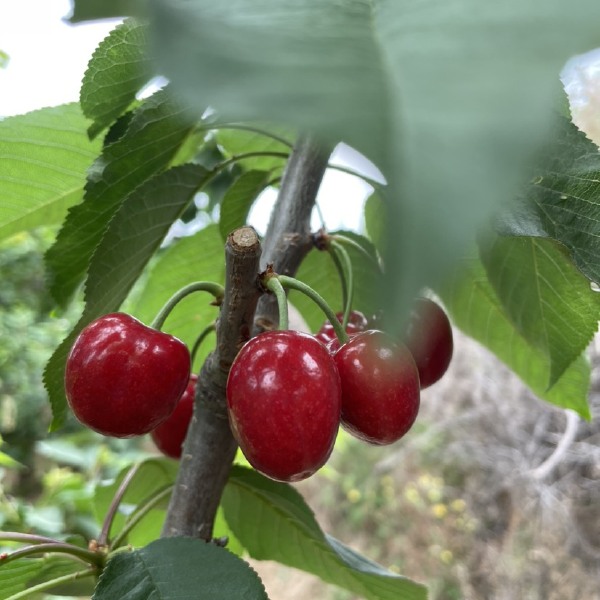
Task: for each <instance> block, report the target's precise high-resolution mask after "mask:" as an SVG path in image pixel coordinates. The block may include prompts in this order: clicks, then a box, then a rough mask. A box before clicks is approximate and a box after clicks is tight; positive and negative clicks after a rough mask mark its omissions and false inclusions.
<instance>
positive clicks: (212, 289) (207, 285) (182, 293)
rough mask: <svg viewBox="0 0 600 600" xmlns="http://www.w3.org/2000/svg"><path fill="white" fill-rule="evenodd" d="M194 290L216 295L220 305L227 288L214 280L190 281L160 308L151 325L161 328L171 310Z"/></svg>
mask: <svg viewBox="0 0 600 600" xmlns="http://www.w3.org/2000/svg"><path fill="white" fill-rule="evenodd" d="M194 292H208V293H209V294H212V295H213V296H214V297H215V304H216V305H220V304H221V302H222V301H223V295H224V294H225V290H224V289H223V286H222V285H220V284H218V283H214V282H213V281H195V282H194V283H190V284H188V285H186V286H185V287H182V288H181V289H180V290H178V291H177V292H175V293H174V294H173V295H172V296H171V297H170V298H169V299H168V300H167V302H166V303H165V305H164V306H163V307H162V308H161V309H160V311H159V312H158V314H157V315H156V317H154V321H152V324H151V327H153V328H154V329H158V330H159V331H160V329H161V328H162V326H163V325H164V324H165V321H166V320H167V317H168V316H169V315H170V314H171V311H172V310H173V309H174V308H175V306H177V304H179V302H181V300H183V299H184V298H185V297H186V296H189V295H190V294H193V293H194Z"/></svg>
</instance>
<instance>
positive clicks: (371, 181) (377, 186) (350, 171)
mask: <svg viewBox="0 0 600 600" xmlns="http://www.w3.org/2000/svg"><path fill="white" fill-rule="evenodd" d="M327 168H328V169H334V170H336V171H340V172H341V173H346V174H347V175H353V176H354V177H358V178H359V179H362V180H363V181H364V182H366V183H368V184H369V185H370V186H373V187H374V188H375V189H381V188H383V187H385V184H384V183H381V182H380V181H376V180H375V179H371V178H370V177H368V176H367V175H363V174H362V173H358V172H357V171H355V170H354V169H349V168H348V167H343V166H342V165H332V164H331V163H329V164H328V165H327Z"/></svg>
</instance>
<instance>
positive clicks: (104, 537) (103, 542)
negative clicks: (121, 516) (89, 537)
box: [98, 463, 142, 546]
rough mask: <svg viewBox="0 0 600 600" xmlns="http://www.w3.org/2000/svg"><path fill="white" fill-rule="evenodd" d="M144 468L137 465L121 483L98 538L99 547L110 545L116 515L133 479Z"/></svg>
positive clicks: (139, 464)
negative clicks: (109, 540)
mask: <svg viewBox="0 0 600 600" xmlns="http://www.w3.org/2000/svg"><path fill="white" fill-rule="evenodd" d="M141 466H142V464H141V463H136V464H135V465H133V467H131V469H129V471H127V473H126V474H125V477H123V481H121V485H120V486H119V487H118V489H117V491H116V493H115V495H114V497H113V499H112V500H111V503H110V506H109V507H108V512H107V513H106V517H105V518H104V522H103V523H102V531H101V532H100V535H99V536H98V545H99V546H107V545H108V536H109V535H110V528H111V526H112V524H113V521H114V518H115V515H116V514H117V509H118V508H119V504H120V503H121V500H122V499H123V496H124V495H125V492H126V491H127V488H128V487H129V485H130V484H131V482H132V481H133V478H134V477H135V476H136V474H137V472H138V471H139V470H140V467H141Z"/></svg>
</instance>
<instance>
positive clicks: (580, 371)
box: [439, 259, 590, 419]
mask: <svg viewBox="0 0 600 600" xmlns="http://www.w3.org/2000/svg"><path fill="white" fill-rule="evenodd" d="M439 292H440V295H441V297H442V299H443V300H444V303H445V304H446V306H447V307H448V309H449V310H450V314H451V317H452V320H453V322H454V324H455V325H457V326H458V327H459V328H460V329H461V330H462V331H464V332H465V333H466V334H467V335H469V336H471V337H472V338H474V339H476V340H478V341H479V342H481V343H482V344H483V345H484V346H486V347H487V348H489V349H490V350H491V351H492V352H494V354H496V356H498V358H500V359H501V360H502V361H503V362H504V363H505V364H506V365H508V366H509V367H510V368H511V369H512V370H513V371H514V372H515V373H516V374H517V375H518V376H519V377H520V378H521V379H522V380H523V382H524V383H525V384H527V385H528V386H529V387H530V388H531V389H532V390H533V392H534V393H535V394H536V395H537V396H539V397H540V398H542V399H544V400H547V401H548V402H550V403H552V404H556V405H557V406H560V407H562V408H570V409H572V410H574V411H576V412H578V413H579V414H580V415H581V416H582V417H584V418H586V419H589V418H590V410H589V406H588V401H587V394H588V389H589V378H590V367H589V365H588V363H587V361H586V359H585V357H583V356H581V357H579V358H578V359H577V360H575V361H574V362H573V363H572V364H571V366H570V367H569V368H568V369H567V370H566V371H565V372H564V374H563V375H562V377H561V378H560V379H559V380H558V381H557V382H556V384H555V385H554V386H553V387H552V388H551V389H548V382H549V381H550V372H551V364H550V359H549V357H548V356H547V355H546V354H545V353H544V352H543V351H541V350H539V349H538V348H536V347H534V346H532V345H531V344H529V343H528V342H527V341H526V340H525V338H523V337H522V336H521V335H520V334H519V332H518V331H517V329H516V328H515V326H514V325H513V323H512V321H511V320H510V319H509V317H508V316H507V314H506V312H505V310H504V307H503V305H502V302H501V301H500V300H499V298H498V296H497V295H496V292H495V290H494V288H493V286H492V285H491V284H490V282H489V280H488V277H487V274H486V272H485V269H484V267H483V265H482V264H481V262H480V261H478V260H476V259H469V260H465V261H464V264H463V267H462V268H460V269H457V271H456V273H455V276H454V277H453V278H452V279H451V281H450V283H449V285H447V286H446V287H444V288H442V289H440V290H439Z"/></svg>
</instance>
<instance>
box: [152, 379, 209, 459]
mask: <svg viewBox="0 0 600 600" xmlns="http://www.w3.org/2000/svg"><path fill="white" fill-rule="evenodd" d="M197 381H198V376H197V375H190V380H189V383H188V385H187V387H186V388H185V392H183V396H181V398H180V399H179V402H178V403H177V406H176V407H175V410H174V411H173V413H172V414H171V416H170V417H168V418H167V420H166V421H163V422H162V423H161V424H160V425H159V426H158V427H157V428H156V429H155V430H154V431H152V433H151V434H150V436H151V437H152V441H153V442H154V443H155V444H156V447H157V448H158V449H159V450H160V451H161V452H162V453H163V454H164V455H165V456H170V457H171V458H181V450H182V446H183V442H184V440H185V436H186V434H187V430H188V427H189V424H190V421H191V420H192V415H193V413H194V396H195V394H196V382H197Z"/></svg>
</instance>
